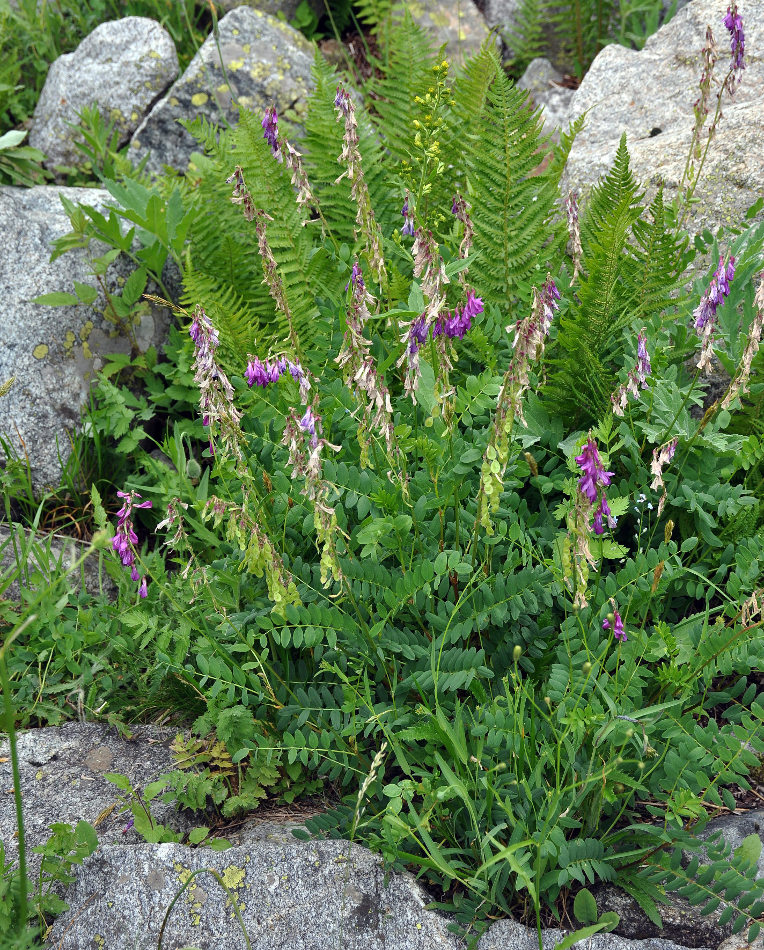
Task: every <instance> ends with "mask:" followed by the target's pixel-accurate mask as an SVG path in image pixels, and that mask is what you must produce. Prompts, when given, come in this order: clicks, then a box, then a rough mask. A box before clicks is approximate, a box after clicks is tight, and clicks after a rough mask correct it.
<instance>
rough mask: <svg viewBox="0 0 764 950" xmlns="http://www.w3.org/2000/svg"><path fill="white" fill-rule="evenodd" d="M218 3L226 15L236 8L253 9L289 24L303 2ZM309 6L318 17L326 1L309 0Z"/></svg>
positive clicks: (252, 0) (234, 0) (248, 0)
mask: <svg viewBox="0 0 764 950" xmlns="http://www.w3.org/2000/svg"><path fill="white" fill-rule="evenodd" d="M218 2H219V4H220V6H221V7H222V9H223V11H224V12H225V13H230V11H231V10H235V9H236V7H252V8H253V9H255V10H260V11H261V12H262V13H269V14H270V15H271V16H277V17H278V18H279V19H283V20H285V21H286V22H287V23H288V22H290V20H293V19H294V15H295V13H297V8H298V7H299V6H300V4H301V3H302V2H303V0H218ZM308 4H309V6H310V8H311V10H312V11H313V12H314V13H315V15H316V16H317V17H320V16H321V14H322V13H323V12H324V11H325V7H324V0H308Z"/></svg>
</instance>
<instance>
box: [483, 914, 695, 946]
mask: <svg viewBox="0 0 764 950" xmlns="http://www.w3.org/2000/svg"><path fill="white" fill-rule="evenodd" d="M565 935H566V931H564V930H544V931H542V942H543V946H544V950H554V947H555V944H556V943H557V942H558V941H560V940H562V939H563V937H564V936H565ZM538 946H539V943H538V937H537V935H536V931H535V930H531V929H529V928H528V927H523V926H522V924H518V923H517V922H516V921H514V920H497V921H496V923H495V924H492V925H491V927H490V929H489V931H488V933H487V934H485V935H484V936H483V937H481V939H480V941H479V942H478V945H477V950H538ZM578 946H581V947H585V948H586V950H681V948H682V946H683V945H682V944H677V943H674V942H673V941H671V940H666V939H664V938H662V937H648V938H647V939H646V940H629V939H628V938H627V937H619V936H618V934H615V933H607V934H603V933H599V934H595V935H594V936H593V937H589V938H587V939H586V940H585V941H583V942H582V943H580V944H578Z"/></svg>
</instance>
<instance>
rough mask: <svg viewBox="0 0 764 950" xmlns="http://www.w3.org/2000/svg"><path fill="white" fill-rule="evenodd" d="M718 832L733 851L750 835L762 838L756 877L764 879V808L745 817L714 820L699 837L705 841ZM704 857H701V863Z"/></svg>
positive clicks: (727, 816)
mask: <svg viewBox="0 0 764 950" xmlns="http://www.w3.org/2000/svg"><path fill="white" fill-rule="evenodd" d="M718 832H721V835H722V838H724V840H725V841H726V843H727V844H728V845H730V846H731V848H732V850H733V851H734V850H735V848H737V847H739V846H740V845H741V844H742V843H743V838H747V837H748V835H758V836H759V837H760V838H761V843H762V849H761V854H760V855H759V870H758V873H757V875H756V876H757V877H764V808H756V809H754V810H752V811H748V812H746V813H745V814H744V815H721V816H720V817H719V818H714V819H712V820H711V821H709V823H708V824H707V825H706V827H705V828H704V829H703V831H701V832H700V833H699V834H698V837H699V838H700V839H701V840H704V841H705V840H706V839H708V838H710V837H711V835H713V834H716V833H718ZM704 857H705V856H701V861H702V860H704Z"/></svg>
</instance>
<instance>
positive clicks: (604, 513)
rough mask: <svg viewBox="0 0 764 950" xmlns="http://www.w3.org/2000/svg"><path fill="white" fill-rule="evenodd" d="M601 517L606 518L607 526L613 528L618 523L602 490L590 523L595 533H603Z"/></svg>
mask: <svg viewBox="0 0 764 950" xmlns="http://www.w3.org/2000/svg"><path fill="white" fill-rule="evenodd" d="M611 474H612V473H611ZM603 518H605V519H606V520H607V526H608V528H615V526H616V524H617V523H618V519H617V518H615V517H614V516H613V513H612V512H611V510H610V507H609V505H608V503H607V498H606V497H605V492H604V491H603V492H602V494H601V495H600V503H599V506H598V508H597V510H596V511H595V512H594V521H593V523H592V530H593V531H594V533H595V534H603V533H604V531H605V527H604V525H603V523H602V519H603Z"/></svg>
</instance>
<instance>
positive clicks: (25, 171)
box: [0, 131, 46, 188]
mask: <svg viewBox="0 0 764 950" xmlns="http://www.w3.org/2000/svg"><path fill="white" fill-rule="evenodd" d="M26 134H27V133H26V132H21V131H10V132H6V133H5V135H0V185H24V186H26V187H30V188H31V186H32V185H39V184H42V182H43V181H44V180H45V177H46V176H45V172H44V171H43V168H42V165H41V164H40V163H41V162H42V161H43V159H44V158H45V156H44V155H43V154H42V152H41V151H40V150H39V149H37V148H30V147H29V146H28V145H22V144H21V142H23V141H24V139H25V138H26Z"/></svg>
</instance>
